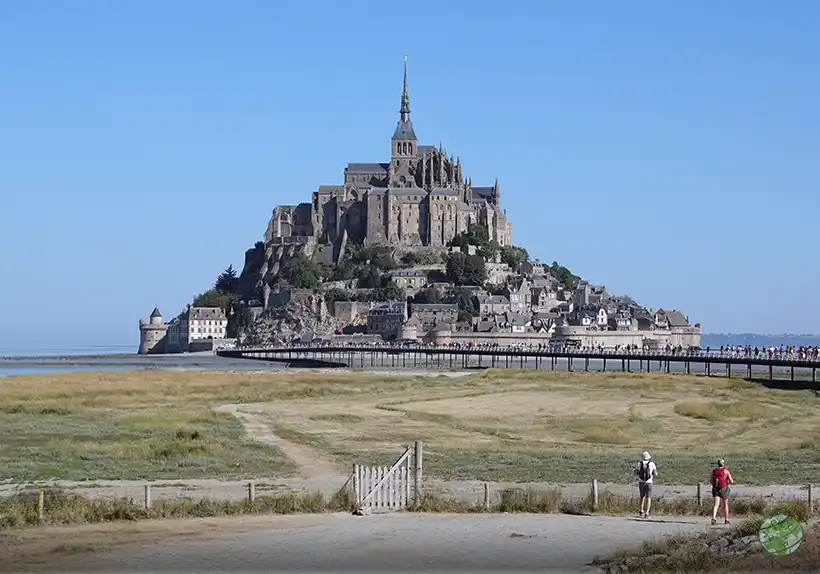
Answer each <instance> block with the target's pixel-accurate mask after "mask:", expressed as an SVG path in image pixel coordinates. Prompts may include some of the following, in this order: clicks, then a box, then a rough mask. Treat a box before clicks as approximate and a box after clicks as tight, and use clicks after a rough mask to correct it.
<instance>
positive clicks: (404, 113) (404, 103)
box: [401, 56, 410, 122]
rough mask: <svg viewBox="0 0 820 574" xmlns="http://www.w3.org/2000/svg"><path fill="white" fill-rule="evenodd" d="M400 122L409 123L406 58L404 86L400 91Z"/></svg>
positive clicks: (405, 62)
mask: <svg viewBox="0 0 820 574" xmlns="http://www.w3.org/2000/svg"><path fill="white" fill-rule="evenodd" d="M401 121H403V122H409V121H410V96H409V95H408V94H407V56H405V57H404V85H403V87H402V90H401Z"/></svg>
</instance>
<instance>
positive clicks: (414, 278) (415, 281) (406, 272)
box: [390, 269, 427, 295]
mask: <svg viewBox="0 0 820 574" xmlns="http://www.w3.org/2000/svg"><path fill="white" fill-rule="evenodd" d="M390 279H391V280H392V281H393V282H394V283H395V284H396V285H398V286H399V287H401V288H402V289H404V290H405V291H406V292H407V294H408V295H415V294H416V292H418V291H419V290H420V289H421V288H422V287H424V286H425V285H426V284H427V272H425V271H421V270H416V269H399V270H397V271H393V272H392V273H391V274H390Z"/></svg>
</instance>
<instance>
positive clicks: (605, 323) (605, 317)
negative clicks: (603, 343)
mask: <svg viewBox="0 0 820 574" xmlns="http://www.w3.org/2000/svg"><path fill="white" fill-rule="evenodd" d="M596 322H597V325H598V330H599V331H606V330H607V329H608V328H609V314H608V313H607V312H606V309H604V308H603V307H600V308H599V309H598V313H597V316H596Z"/></svg>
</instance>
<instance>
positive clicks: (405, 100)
mask: <svg viewBox="0 0 820 574" xmlns="http://www.w3.org/2000/svg"><path fill="white" fill-rule="evenodd" d="M400 114H401V116H400V117H399V122H398V124H397V125H396V131H395V132H393V142H394V144H393V146H394V154H399V155H404V154H405V153H406V152H405V151H404V150H405V148H407V149H408V151H409V155H411V156H414V155H415V151H416V146H415V142H416V132H415V131H414V130H413V122H411V121H410V96H409V95H407V56H405V57H404V85H403V87H402V90H401V110H400ZM395 142H402V143H400V144H399V145H400V146H401V150H402V151H401V152H398V151H397V148H396V147H395V146H396V144H395ZM411 144H412V145H411Z"/></svg>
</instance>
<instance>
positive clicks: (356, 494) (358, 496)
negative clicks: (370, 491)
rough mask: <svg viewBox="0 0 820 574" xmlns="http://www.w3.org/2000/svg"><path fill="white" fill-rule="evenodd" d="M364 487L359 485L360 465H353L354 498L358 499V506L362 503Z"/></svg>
mask: <svg viewBox="0 0 820 574" xmlns="http://www.w3.org/2000/svg"><path fill="white" fill-rule="evenodd" d="M361 490H362V485H361V484H359V465H358V464H355V463H354V464H353V498H355V499H356V506H358V505H359V502H361V501H362V496H361V494H360V493H361Z"/></svg>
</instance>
